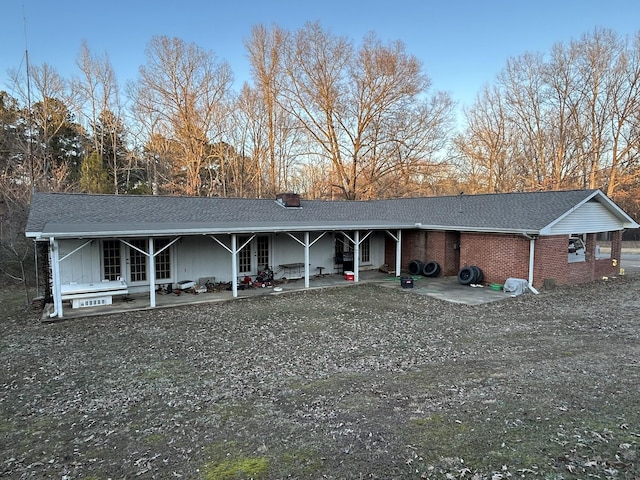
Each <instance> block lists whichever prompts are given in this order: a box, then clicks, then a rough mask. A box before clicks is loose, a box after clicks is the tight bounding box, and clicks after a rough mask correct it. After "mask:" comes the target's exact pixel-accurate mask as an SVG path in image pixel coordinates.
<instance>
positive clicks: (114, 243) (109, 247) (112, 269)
mask: <svg viewBox="0 0 640 480" xmlns="http://www.w3.org/2000/svg"><path fill="white" fill-rule="evenodd" d="M102 268H103V278H104V279H105V280H117V279H118V278H119V277H121V276H122V271H121V262H120V242H119V241H118V240H105V241H103V242H102Z"/></svg>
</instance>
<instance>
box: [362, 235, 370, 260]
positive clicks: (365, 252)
mask: <svg viewBox="0 0 640 480" xmlns="http://www.w3.org/2000/svg"><path fill="white" fill-rule="evenodd" d="M370 238H371V236H368V237H367V238H365V239H364V240H363V241H362V242H361V243H360V262H362V263H370V262H371V242H369V239H370Z"/></svg>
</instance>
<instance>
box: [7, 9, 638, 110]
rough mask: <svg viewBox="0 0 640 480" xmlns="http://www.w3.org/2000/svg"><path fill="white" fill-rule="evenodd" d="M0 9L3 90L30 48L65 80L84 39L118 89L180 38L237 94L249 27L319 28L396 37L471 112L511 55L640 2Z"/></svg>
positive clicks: (624, 27)
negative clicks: (222, 73) (158, 43)
mask: <svg viewBox="0 0 640 480" xmlns="http://www.w3.org/2000/svg"><path fill="white" fill-rule="evenodd" d="M1 2H2V10H1V11H2V28H1V29H0V90H7V91H9V93H11V89H10V87H9V86H8V75H7V70H8V69H9V68H14V69H22V70H23V69H24V57H25V50H26V49H27V48H28V51H29V59H30V62H31V64H34V65H41V64H43V63H48V64H50V65H52V66H53V67H54V68H55V69H56V70H57V71H58V72H59V73H60V74H61V75H63V76H64V77H66V78H71V77H73V76H78V75H79V74H78V71H77V67H76V63H75V62H76V59H77V56H78V52H79V51H80V46H81V43H82V41H83V40H86V42H87V44H88V45H89V48H90V49H91V51H92V52H93V53H94V54H96V55H103V54H105V53H106V54H108V56H109V59H110V61H111V64H112V66H113V67H114V70H115V72H116V75H117V78H118V81H119V82H120V83H121V85H122V86H123V87H124V85H125V83H126V82H127V81H128V80H134V79H135V78H136V76H137V69H138V67H139V66H140V65H142V64H144V63H145V48H146V45H147V43H148V41H149V40H150V39H151V37H152V36H154V35H167V36H171V37H173V36H175V37H179V38H181V39H182V40H184V41H186V42H194V43H196V44H197V45H199V46H200V47H202V48H204V49H206V50H211V51H213V52H214V53H215V54H216V56H217V57H218V58H219V59H224V60H226V61H227V62H228V63H229V64H230V65H231V68H232V69H233V71H234V75H235V77H236V85H235V87H236V88H237V89H239V88H240V86H241V85H242V82H243V81H244V80H248V75H249V66H248V62H247V59H246V54H245V49H244V44H243V41H244V39H246V38H247V37H248V36H249V33H250V30H251V27H252V26H253V25H256V24H260V23H261V24H264V25H267V26H270V25H273V24H277V25H279V26H281V27H283V28H287V29H290V30H296V29H298V28H300V27H301V26H303V25H304V23H305V22H307V21H319V22H320V24H321V25H322V26H323V27H324V28H326V29H328V30H330V31H331V32H332V33H334V34H336V35H346V36H348V37H350V38H351V39H353V40H354V41H355V42H356V43H358V42H359V41H360V40H361V39H362V37H363V36H364V35H365V34H366V33H367V32H370V31H374V32H375V33H376V34H377V35H378V37H379V38H380V39H381V40H382V41H383V42H386V41H392V40H402V41H403V42H404V43H405V44H406V46H407V51H408V52H409V53H411V54H413V55H415V56H416V57H418V58H419V59H420V60H421V61H422V63H423V68H424V72H425V73H426V74H427V75H428V76H429V77H430V78H431V80H432V81H433V89H434V91H435V90H444V91H448V92H449V93H450V94H451V96H452V97H453V99H454V100H456V101H458V102H460V103H461V104H462V105H470V104H471V102H472V101H473V100H474V98H475V95H476V94H477V93H478V92H479V91H480V90H481V88H482V87H483V85H485V84H487V83H491V82H493V80H494V78H495V76H496V74H497V73H498V72H499V71H500V70H501V69H502V68H503V67H504V66H505V64H506V61H507V59H508V58H509V57H513V56H519V55H522V54H524V53H526V52H542V53H546V52H549V50H550V48H551V46H552V45H553V44H554V43H557V42H564V43H567V42H569V41H570V40H571V39H579V38H580V37H581V36H582V35H583V34H585V33H590V32H593V30H594V29H595V28H610V29H612V30H614V31H616V32H617V33H618V34H620V35H623V36H626V35H629V36H631V35H634V34H635V33H636V32H638V31H639V30H640V21H638V19H640V2H639V1H638V0H609V1H607V2H605V1H604V0H582V1H580V0H527V1H524V0H512V1H507V0H439V1H432V0H387V1H380V0H368V1H362V0H357V1H354V0H322V1H309V2H307V1H305V0H246V1H238V0H231V1H229V0H225V1H220V0H217V1H215V0H210V1H204V0H178V1H170V2H169V1H164V0H128V1H124V0H107V1H100V2H94V1H86V0H85V1H82V2H81V1H79V0H59V1H53V0H1ZM25 20H26V21H25ZM25 25H26V28H25ZM25 30H26V42H25Z"/></svg>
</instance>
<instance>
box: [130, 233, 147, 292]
mask: <svg viewBox="0 0 640 480" xmlns="http://www.w3.org/2000/svg"><path fill="white" fill-rule="evenodd" d="M129 243H130V244H131V245H133V246H134V247H136V248H137V249H140V250H142V252H146V251H147V249H146V248H145V241H144V240H131V241H130V242H129ZM136 248H131V247H129V268H130V269H131V281H132V282H144V281H146V280H147V256H146V255H145V254H144V253H142V252H140V251H138V250H137V249H136Z"/></svg>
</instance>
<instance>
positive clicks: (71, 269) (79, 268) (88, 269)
mask: <svg viewBox="0 0 640 480" xmlns="http://www.w3.org/2000/svg"><path fill="white" fill-rule="evenodd" d="M86 242H87V241H86V240H60V241H59V242H58V246H59V249H60V250H59V258H63V257H64V256H65V255H67V254H69V253H70V252H72V251H73V250H75V249H76V248H78V247H79V246H81V245H82V244H83V243H86ZM99 245H100V242H99V241H97V240H95V241H93V242H91V243H90V244H89V245H85V246H84V247H82V248H81V249H80V250H78V251H77V252H75V253H73V254H72V255H70V256H69V257H67V258H65V259H64V260H63V261H62V262H60V280H61V282H62V283H63V284H65V283H71V282H75V283H92V282H100V281H102V274H101V262H100V248H99Z"/></svg>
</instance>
